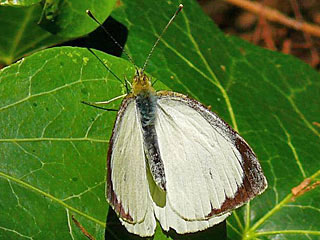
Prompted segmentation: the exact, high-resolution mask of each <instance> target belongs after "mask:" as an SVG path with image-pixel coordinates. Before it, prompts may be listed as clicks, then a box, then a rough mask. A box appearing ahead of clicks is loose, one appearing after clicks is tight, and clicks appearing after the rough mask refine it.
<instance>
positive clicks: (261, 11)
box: [225, 0, 320, 37]
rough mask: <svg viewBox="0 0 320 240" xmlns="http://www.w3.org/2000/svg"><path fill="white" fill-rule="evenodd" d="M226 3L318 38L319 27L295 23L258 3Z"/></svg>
mask: <svg viewBox="0 0 320 240" xmlns="http://www.w3.org/2000/svg"><path fill="white" fill-rule="evenodd" d="M225 1H226V2H228V3H231V4H233V5H236V6H238V7H241V8H243V9H246V10H248V11H250V12H253V13H255V14H257V15H259V16H261V15H262V16H264V17H265V18H266V19H268V20H269V21H272V22H277V23H280V24H283V25H286V26H288V27H291V28H294V29H296V30H299V31H303V32H306V33H310V34H311V35H313V36H317V37H320V26H317V25H315V24H312V23H308V22H305V21H297V20H295V19H292V18H289V17H288V16H286V15H284V14H282V13H281V12H279V11H277V10H275V9H272V8H270V7H267V6H264V5H263V4H260V3H258V2H251V1H248V0H225Z"/></svg>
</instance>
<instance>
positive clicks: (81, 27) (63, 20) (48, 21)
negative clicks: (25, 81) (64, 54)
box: [0, 0, 116, 65]
mask: <svg viewBox="0 0 320 240" xmlns="http://www.w3.org/2000/svg"><path fill="white" fill-rule="evenodd" d="M115 1H116V0H103V1H99V2H96V1H78V0H72V1H63V0H59V1H54V2H53V3H54V4H50V2H51V1H47V2H46V3H45V4H44V6H41V5H40V4H35V5H33V6H29V7H23V8H16V7H0V25H1V38H0V63H3V64H6V65H8V64H10V63H12V62H14V61H16V60H17V59H19V58H21V57H22V56H24V55H28V54H30V53H32V52H35V51H37V50H39V49H43V48H46V47H49V46H52V45H54V44H58V43H62V42H64V41H66V40H68V39H71V38H75V37H79V36H82V35H84V34H87V33H89V32H91V31H92V30H94V29H95V28H97V24H96V23H95V22H94V21H93V20H92V19H90V18H89V17H88V16H87V14H86V12H85V11H86V10H87V9H90V10H92V12H93V13H94V14H95V16H96V17H97V18H98V19H99V20H100V21H101V22H103V21H104V20H105V19H106V18H107V17H108V16H109V14H110V12H111V10H112V8H113V6H114V3H115ZM51 3H52V2H51ZM38 22H40V23H41V26H42V27H40V26H39V24H38ZM52 33H54V34H52ZM55 34H56V35H55Z"/></svg>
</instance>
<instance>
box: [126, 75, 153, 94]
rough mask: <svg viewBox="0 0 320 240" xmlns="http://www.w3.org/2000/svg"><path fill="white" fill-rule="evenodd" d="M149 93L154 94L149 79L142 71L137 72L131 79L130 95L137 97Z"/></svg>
mask: <svg viewBox="0 0 320 240" xmlns="http://www.w3.org/2000/svg"><path fill="white" fill-rule="evenodd" d="M149 92H153V93H154V92H155V90H154V88H153V87H152V84H151V81H150V79H149V77H148V76H147V75H146V74H145V73H144V72H143V71H142V70H137V73H136V75H135V76H134V78H133V82H132V93H133V95H135V96H137V95H139V94H143V95H145V94H147V93H149Z"/></svg>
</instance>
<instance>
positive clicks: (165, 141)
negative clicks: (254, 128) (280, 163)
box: [155, 92, 267, 221]
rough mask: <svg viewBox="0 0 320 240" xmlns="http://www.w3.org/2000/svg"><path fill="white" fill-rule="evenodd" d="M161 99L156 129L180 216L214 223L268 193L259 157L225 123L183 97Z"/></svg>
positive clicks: (166, 95) (173, 206) (170, 192)
mask: <svg viewBox="0 0 320 240" xmlns="http://www.w3.org/2000/svg"><path fill="white" fill-rule="evenodd" d="M158 97H159V99H158V109H157V117H156V123H155V127H156V132H157V136H158V142H159V148H160V153H161V157H162V159H163V162H164V170H165V175H166V181H167V200H168V203H167V204H169V205H170V207H171V209H172V211H173V212H174V213H175V214H176V215H178V216H180V217H181V218H182V219H184V220H188V221H201V220H206V219H210V218H211V217H217V216H219V215H222V214H225V213H227V212H229V211H231V210H232V209H234V208H236V207H239V206H241V205H243V204H244V203H246V202H248V201H249V200H250V199H252V198H253V197H254V196H256V195H258V194H260V193H261V192H263V191H264V189H265V188H266V187H267V182H266V179H265V177H264V175H263V173H262V170H261V167H260V164H259V162H258V160H257V159H256V156H255V154H254V153H253V151H252V150H251V148H250V147H249V146H248V144H247V143H246V142H245V141H244V140H243V139H242V138H241V137H240V136H239V134H238V133H236V132H235V131H234V130H232V128H231V127H230V126H229V125H228V124H227V123H225V122H224V121H223V120H222V119H220V118H219V117H218V116H217V115H216V114H214V113H212V112H210V111H209V110H208V109H207V108H205V107H204V106H203V105H202V104H201V103H199V102H198V101H196V100H192V99H190V98H188V97H186V96H184V95H182V94H178V93H172V92H169V93H168V92H158ZM169 215H170V214H169ZM169 215H168V216H169ZM171 215H172V214H171ZM223 219H224V218H223ZM223 219H222V220H223ZM222 220H221V221H222Z"/></svg>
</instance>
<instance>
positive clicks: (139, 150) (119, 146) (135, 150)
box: [107, 98, 152, 223]
mask: <svg viewBox="0 0 320 240" xmlns="http://www.w3.org/2000/svg"><path fill="white" fill-rule="evenodd" d="M107 171H108V174H107V175H108V176H107V181H108V182H107V196H108V200H109V203H110V204H111V206H112V207H113V208H114V210H115V211H116V212H117V214H118V215H119V216H120V218H121V219H123V220H124V221H127V222H130V223H139V222H142V221H144V219H145V217H146V215H147V214H148V211H149V210H150V206H151V205H152V202H151V201H150V197H149V188H148V182H147V178H146V164H145V156H144V150H143V139H142V133H141V124H140V122H139V119H138V117H137V109H136V105H135V101H134V98H126V99H125V100H124V101H123V103H122V106H121V109H120V110H119V112H118V115H117V120H116V123H115V126H114V129H113V133H112V137H111V140H110V147H109V152H108V160H107Z"/></svg>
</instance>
